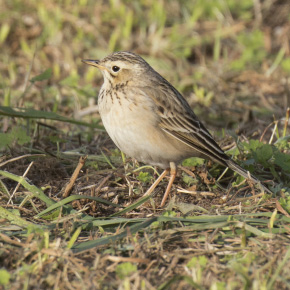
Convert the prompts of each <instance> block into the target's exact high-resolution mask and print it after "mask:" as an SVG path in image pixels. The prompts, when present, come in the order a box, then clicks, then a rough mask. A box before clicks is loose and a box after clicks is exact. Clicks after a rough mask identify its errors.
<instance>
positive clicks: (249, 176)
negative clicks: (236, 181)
mask: <svg viewBox="0 0 290 290" xmlns="http://www.w3.org/2000/svg"><path fill="white" fill-rule="evenodd" d="M226 163H227V166H228V167H229V168H230V169H232V170H233V171H236V172H237V173H239V174H240V175H241V176H243V177H245V178H246V179H249V180H251V181H252V182H254V183H256V184H259V185H260V186H261V188H262V189H263V190H264V191H266V192H268V193H272V192H271V191H270V190H269V189H268V188H266V187H265V186H264V185H263V184H261V181H260V180H259V179H258V178H257V177H255V176H254V175H252V174H251V173H250V172H249V171H247V170H245V169H243V168H242V167H241V166H239V165H238V164H237V163H236V162H234V161H233V160H232V159H228V160H227V161H226Z"/></svg>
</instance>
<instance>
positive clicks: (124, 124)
mask: <svg viewBox="0 0 290 290" xmlns="http://www.w3.org/2000/svg"><path fill="white" fill-rule="evenodd" d="M129 106H131V107H129ZM141 106H143V107H142V108H141ZM144 106H145V105H144V104H142V105H140V104H138V105H137V104H131V103H128V104H127V105H123V106H120V105H119V104H118V103H116V102H114V104H111V106H110V109H107V110H104V111H102V110H100V113H101V118H102V122H103V124H104V126H105V128H106V131H107V132H108V134H109V136H110V137H111V139H112V140H113V141H114V143H115V144H116V145H117V147H118V148H119V149H120V150H121V151H123V152H124V153H125V154H126V155H128V156H130V157H133V158H136V159H137V160H138V161H141V162H144V163H146V164H151V165H154V166H159V167H161V168H168V167H169V162H175V163H179V162H180V161H181V160H182V159H184V158H186V157H187V156H188V153H187V152H186V150H182V144H180V142H177V141H176V140H175V139H174V138H172V137H171V136H169V135H167V134H166V133H165V132H163V131H162V129H161V128H159V127H158V122H157V121H158V120H156V119H154V118H155V117H154V116H155V115H154V114H152V112H150V110H151V108H150V107H148V108H145V110H144ZM186 147H187V146H186Z"/></svg>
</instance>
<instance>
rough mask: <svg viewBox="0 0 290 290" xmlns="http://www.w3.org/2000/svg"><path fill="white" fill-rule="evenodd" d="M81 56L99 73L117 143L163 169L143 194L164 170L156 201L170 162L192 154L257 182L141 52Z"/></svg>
mask: <svg viewBox="0 0 290 290" xmlns="http://www.w3.org/2000/svg"><path fill="white" fill-rule="evenodd" d="M83 62H84V63H86V64H89V65H92V66H96V67H97V68H98V69H100V70H101V72H102V74H103V77H104V83H103V85H102V88H101V90H100V93H99V98H98V107H99V112H100V115H101V118H102V122H103V124H104V126H105V128H106V130H107V132H108V134H109V135H110V137H111V138H112V140H113V141H114V143H115V144H116V145H117V147H118V148H119V149H120V150H121V151H123V152H124V153H125V154H127V155H128V156H130V157H133V158H136V159H137V160H138V161H141V162H144V163H146V164H151V165H153V166H158V167H161V168H163V169H165V170H164V172H163V173H162V174H161V175H160V176H159V178H158V179H157V180H156V181H155V182H154V184H153V185H152V186H151V187H150V189H149V190H148V191H147V193H146V194H150V193H151V192H152V191H153V190H154V188H155V187H156V186H157V185H158V183H159V182H160V181H161V180H162V178H163V177H164V176H165V175H166V174H167V173H168V172H169V171H170V174H171V176H170V180H169V183H168V186H167V189H166V192H165V194H164V197H163V200H162V203H161V207H162V206H164V204H165V202H166V199H167V196H168V194H169V192H170V189H171V186H172V183H173V181H174V179H175V176H176V165H177V164H178V163H180V162H181V161H182V160H183V159H186V158H189V157H193V156H195V157H201V158H205V159H211V160H213V161H215V162H217V163H219V164H222V165H224V166H226V167H229V168H231V169H232V170H234V171H236V172H238V173H239V174H240V175H242V176H243V177H245V178H247V179H249V180H251V181H253V182H254V183H260V181H259V180H258V179H257V178H256V177H254V176H253V175H251V174H250V173H249V172H248V171H246V170H244V169H243V168H241V167H240V166H239V165H238V164H236V163H235V162H234V161H233V160H232V159H231V158H230V157H229V156H227V155H226V154H225V153H224V152H223V150H222V149H221V148H220V147H219V145H218V144H217V143H216V142H215V141H214V139H213V138H212V136H211V134H210V133H209V132H208V130H207V129H206V128H205V127H204V125H203V124H202V123H201V122H200V121H199V119H198V118H197V116H196V115H195V114H194V112H193V111H192V109H191V107H190V106H189V104H188V103H187V101H186V100H185V99H184V98H183V96H182V95H181V94H180V93H179V92H178V91H177V90H176V89H175V88H174V87H173V86H172V85H171V84H170V83H169V82H168V81H167V80H165V79H164V78H163V77H162V76H161V75H160V74H159V73H157V72H156V71H155V70H154V69H153V68H152V67H151V66H150V65H149V64H148V63H147V62H146V61H145V60H144V59H143V58H142V57H140V56H139V55H137V54H134V53H132V52H126V51H121V52H115V53H113V54H111V55H109V56H107V57H105V58H104V59H102V60H90V59H86V60H83ZM263 189H264V190H265V189H266V188H264V187H263Z"/></svg>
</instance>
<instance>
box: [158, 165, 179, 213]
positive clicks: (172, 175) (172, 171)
mask: <svg viewBox="0 0 290 290" xmlns="http://www.w3.org/2000/svg"><path fill="white" fill-rule="evenodd" d="M175 177H176V165H175V163H174V162H170V179H169V182H168V185H167V188H166V191H165V193H164V196H163V199H162V202H161V205H160V206H161V207H163V206H164V205H165V202H166V200H167V197H168V195H169V192H170V189H171V186H172V184H173V181H174V179H175Z"/></svg>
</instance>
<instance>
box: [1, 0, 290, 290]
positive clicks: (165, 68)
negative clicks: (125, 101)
mask: <svg viewBox="0 0 290 290" xmlns="http://www.w3.org/2000/svg"><path fill="white" fill-rule="evenodd" d="M0 6H1V7H0V24H1V25H0V45H1V54H0V72H1V77H2V79H1V82H0V102H1V103H0V105H1V106H0V116H1V119H0V125H1V128H2V132H1V133H0V150H1V151H0V152H1V155H0V156H1V157H0V167H1V168H0V176H1V179H0V289H212V290H213V289H289V288H290V271H289V268H290V260H289V258H290V248H289V233H290V215H289V214H290V181H289V180H290V155H289V152H290V142H289V113H290V111H289V109H288V107H289V103H290V90H289V73H290V46H289V43H290V42H289V35H290V20H289V13H290V5H289V3H288V1H282V0H279V1H278V0H274V1H251V0H243V1H239V2H238V1H233V0H226V1H219V0H211V1H187V2H186V1H180V0H172V1H154V0H149V1H89V0H79V1H73V0H68V1H53V0H44V1H34V0H23V1H17V0H12V1H8V0H2V2H1V3H0ZM119 50H130V51H133V52H135V53H138V54H140V55H142V57H144V58H145V59H146V60H147V61H148V62H149V63H150V64H151V65H152V66H153V67H154V68H155V69H156V70H157V71H158V72H159V73H160V74H161V75H163V76H164V77H165V78H166V79H167V80H168V81H170V82H171V83H172V84H173V85H174V86H175V87H176V88H177V89H178V90H179V91H180V92H181V93H182V94H183V95H184V97H185V98H186V99H187V100H188V102H189V104H190V105H191V107H192V108H193V109H194V111H195V113H196V114H197V115H198V117H199V118H200V119H201V120H202V122H203V123H204V124H205V126H206V127H207V128H208V129H209V130H210V132H211V133H212V134H213V136H214V138H215V140H216V141H217V142H218V143H219V144H220V146H221V147H222V148H223V149H224V150H225V151H226V152H227V154H228V155H230V156H231V157H232V158H233V159H234V160H235V161H236V162H237V163H239V164H240V165H241V166H242V167H244V168H246V169H247V170H249V171H251V172H252V173H253V174H254V175H255V176H257V177H258V178H259V179H260V180H261V181H263V184H264V185H265V186H266V187H267V188H269V190H270V191H271V192H272V193H271V194H270V193H265V192H264V191H263V190H262V189H261V188H260V187H259V186H257V185H253V184H251V183H250V182H248V181H246V180H244V179H243V178H241V177H239V176H238V175H237V174H235V173H233V172H232V171H230V170H227V171H226V172H225V168H224V167H222V166H219V165H217V164H215V163H213V162H211V161H205V160H202V159H196V158H191V159H188V160H185V161H184V162H183V163H182V164H181V165H180V166H179V169H178V175H177V178H176V180H175V182H174V186H173V189H172V191H171V193H170V198H169V200H168V203H167V205H166V207H165V208H160V202H161V199H162V195H163V193H164V191H165V188H166V185H167V182H168V178H166V179H164V180H163V181H162V182H161V183H160V185H159V186H158V187H157V189H156V190H155V191H154V192H153V194H152V195H151V196H145V197H144V196H143V195H144V194H145V192H146V191H147V190H148V188H149V187H150V185H151V184H152V183H153V182H154V180H156V178H157V177H158V175H159V174H160V173H161V170H160V169H159V168H153V167H151V166H148V165H147V164H141V163H138V162H137V161H136V160H132V159H131V158H129V157H128V156H124V155H123V154H121V152H119V150H118V149H117V148H116V147H115V145H114V144H113V142H112V141H111V140H110V138H109V137H108V135H107V133H106V132H105V130H104V128H103V126H102V123H101V120H100V116H99V114H98V109H97V106H96V101H97V95H98V92H99V89H100V86H101V84H102V75H101V74H100V73H99V71H98V70H97V69H95V68H93V67H88V66H86V65H84V64H82V62H81V59H84V58H95V59H99V58H102V57H104V56H106V55H107V54H109V53H111V52H113V51H119Z"/></svg>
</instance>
